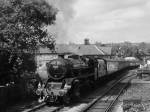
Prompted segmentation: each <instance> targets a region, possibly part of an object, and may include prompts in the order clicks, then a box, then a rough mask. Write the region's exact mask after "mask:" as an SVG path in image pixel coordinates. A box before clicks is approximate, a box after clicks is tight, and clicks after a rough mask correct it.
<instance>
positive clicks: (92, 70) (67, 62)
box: [36, 55, 130, 104]
mask: <svg viewBox="0 0 150 112" xmlns="http://www.w3.org/2000/svg"><path fill="white" fill-rule="evenodd" d="M129 66H130V63H129V62H128V61H125V60H111V59H109V60H106V59H101V58H91V57H84V56H78V55H70V56H68V58H66V59H64V58H62V57H59V58H58V59H53V60H51V61H49V62H48V63H46V65H45V68H43V70H44V72H38V73H39V76H40V77H41V78H43V76H44V75H46V82H45V84H41V83H39V85H38V89H37V91H36V93H37V95H39V96H40V101H42V100H43V101H45V102H46V103H54V102H62V103H64V104H69V103H70V101H71V99H72V98H75V99H77V98H79V97H80V94H81V86H82V87H83V86H84V85H89V86H93V85H94V83H95V82H96V81H99V80H100V79H102V78H104V77H106V76H107V77H108V76H109V75H110V74H112V73H113V72H116V71H118V70H121V69H124V68H127V67H129ZM42 73H44V74H42ZM44 78H45V76H44Z"/></svg>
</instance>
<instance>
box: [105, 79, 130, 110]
mask: <svg viewBox="0 0 150 112" xmlns="http://www.w3.org/2000/svg"><path fill="white" fill-rule="evenodd" d="M129 82H130V81H128V83H127V84H126V85H125V86H124V87H123V88H122V89H121V90H120V91H119V93H118V95H117V96H116V97H115V99H114V100H113V101H112V102H111V103H110V104H109V106H108V107H107V108H106V110H105V112H109V111H110V110H111V108H112V106H113V105H114V103H115V102H116V101H117V100H118V98H119V97H120V95H121V93H122V92H123V90H125V88H126V87H127V86H128V85H129Z"/></svg>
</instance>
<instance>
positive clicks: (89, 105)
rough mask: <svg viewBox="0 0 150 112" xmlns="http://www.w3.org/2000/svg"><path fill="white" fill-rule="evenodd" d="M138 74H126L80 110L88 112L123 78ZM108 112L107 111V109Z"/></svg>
mask: <svg viewBox="0 0 150 112" xmlns="http://www.w3.org/2000/svg"><path fill="white" fill-rule="evenodd" d="M134 76H136V75H132V76H126V77H123V78H121V79H120V80H118V81H116V82H115V83H114V84H113V85H112V86H111V87H110V88H108V89H107V90H106V91H105V92H104V93H103V94H102V95H100V96H98V97H97V98H95V99H94V100H92V101H91V102H90V103H89V104H88V105H87V106H86V107H85V108H83V109H82V110H81V111H80V112H87V111H88V110H89V109H90V108H91V107H92V106H93V105H94V104H95V103H96V102H97V101H99V100H100V99H102V98H103V97H104V96H105V95H106V94H107V93H108V92H109V91H110V90H111V89H112V88H114V87H115V86H116V85H117V84H118V83H119V82H121V81H122V80H124V79H126V78H128V77H134ZM106 112H107V111H106Z"/></svg>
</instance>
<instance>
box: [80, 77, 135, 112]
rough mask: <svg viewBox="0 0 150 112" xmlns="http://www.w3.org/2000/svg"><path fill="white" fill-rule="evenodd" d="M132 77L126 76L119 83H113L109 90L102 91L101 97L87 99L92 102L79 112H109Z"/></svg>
mask: <svg viewBox="0 0 150 112" xmlns="http://www.w3.org/2000/svg"><path fill="white" fill-rule="evenodd" d="M134 76H135V75H133V76H127V77H124V78H123V79H120V80H119V81H117V82H115V83H114V84H113V85H112V86H111V87H110V88H108V89H106V90H104V91H103V93H102V94H101V95H99V96H96V98H94V99H93V98H90V97H89V98H88V99H92V101H90V102H89V103H88V105H87V106H86V107H84V108H83V109H82V110H80V111H79V112H109V111H110V110H111V109H112V107H113V106H114V104H115V102H116V101H117V99H118V98H119V96H120V95H121V93H123V91H124V90H125V89H126V88H127V86H128V85H129V84H130V81H131V79H132V78H133V77H134ZM123 80H125V81H123ZM121 81H123V82H121ZM97 94H100V93H97ZM92 97H94V96H92Z"/></svg>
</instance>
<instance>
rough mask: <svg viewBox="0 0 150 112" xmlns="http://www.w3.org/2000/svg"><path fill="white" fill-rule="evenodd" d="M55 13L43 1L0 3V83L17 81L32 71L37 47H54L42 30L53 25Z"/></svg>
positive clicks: (26, 0) (9, 1)
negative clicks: (22, 75) (25, 73)
mask: <svg viewBox="0 0 150 112" xmlns="http://www.w3.org/2000/svg"><path fill="white" fill-rule="evenodd" d="M56 13H57V10H56V9H54V8H53V7H52V6H50V5H49V4H48V3H47V2H45V0H0V80H1V81H0V82H1V83H7V82H9V81H11V80H13V79H15V80H14V81H17V79H18V78H19V77H20V75H21V74H23V73H24V72H25V71H27V72H33V71H34V70H35V63H34V51H35V50H36V49H37V47H38V45H41V44H44V45H46V46H47V47H48V48H50V49H53V48H54V39H53V38H52V36H51V35H49V36H48V33H47V30H46V29H45V27H46V26H47V25H51V24H54V22H55V19H56ZM31 51H32V52H31Z"/></svg>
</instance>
